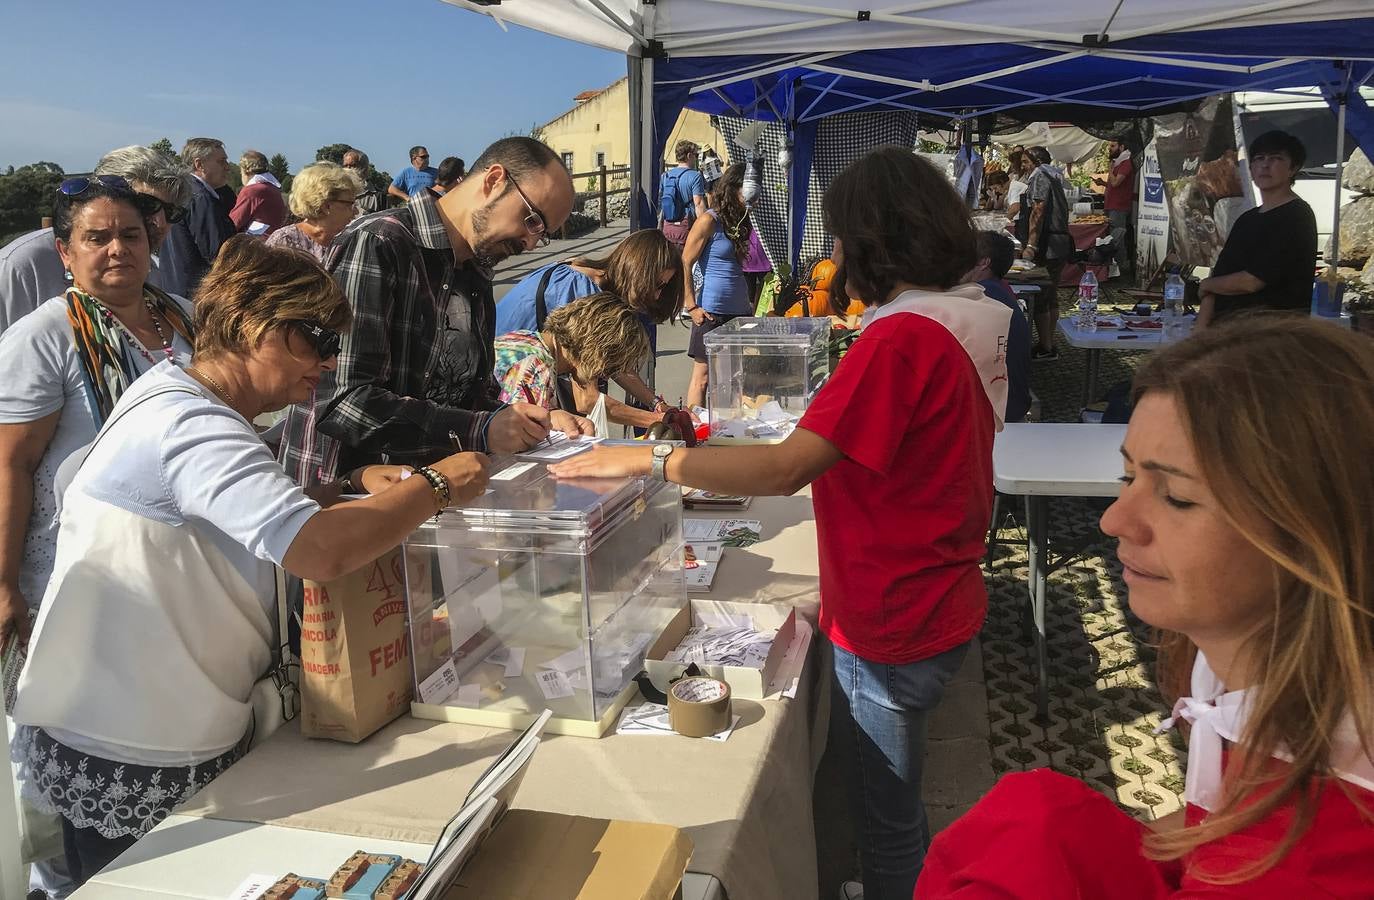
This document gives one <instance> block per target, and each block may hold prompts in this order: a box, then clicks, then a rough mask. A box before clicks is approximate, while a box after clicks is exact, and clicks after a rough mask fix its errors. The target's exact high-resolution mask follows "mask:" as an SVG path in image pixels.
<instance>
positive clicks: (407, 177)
mask: <svg viewBox="0 0 1374 900" xmlns="http://www.w3.org/2000/svg"><path fill="white" fill-rule="evenodd" d="M438 177H439V170H438V169H436V168H434V167H433V166H431V165H430V164H429V151H428V150H426V149H425V148H424V147H411V148H410V166H409V167H408V168H405V169H402V170H401V171H400V172H398V173H397V174H396V177H395V178H393V179H392V180H391V187H389V188H387V189H386V192H387V193H388V194H390V195H391V196H393V197H395V198H396V199H398V200H402V201H405V200H409V199H410V198H411V197H414V196H415V195H416V194H418V193H420V192H421V191H423V190H425V189H426V188H431V187H434V180H435V179H436V178H438Z"/></svg>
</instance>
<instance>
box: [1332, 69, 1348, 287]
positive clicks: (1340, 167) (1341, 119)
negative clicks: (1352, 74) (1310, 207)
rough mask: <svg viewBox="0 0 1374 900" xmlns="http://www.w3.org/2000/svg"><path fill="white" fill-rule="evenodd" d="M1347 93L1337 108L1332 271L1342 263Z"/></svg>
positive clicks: (1343, 95)
mask: <svg viewBox="0 0 1374 900" xmlns="http://www.w3.org/2000/svg"><path fill="white" fill-rule="evenodd" d="M1345 97H1346V95H1345V93H1344V92H1342V93H1341V99H1340V103H1339V104H1338V106H1337V107H1336V214H1335V221H1334V222H1333V223H1332V226H1331V259H1329V260H1328V262H1329V263H1330V264H1331V271H1332V272H1335V271H1336V269H1337V267H1338V266H1339V265H1340V261H1341V179H1342V178H1344V177H1345Z"/></svg>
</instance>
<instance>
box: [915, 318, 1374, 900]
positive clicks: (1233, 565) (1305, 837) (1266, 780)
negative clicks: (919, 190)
mask: <svg viewBox="0 0 1374 900" xmlns="http://www.w3.org/2000/svg"><path fill="white" fill-rule="evenodd" d="M1134 395H1135V399H1136V407H1135V411H1134V414H1133V415H1132V417H1131V424H1130V428H1129V429H1128V430H1127V432H1126V442H1125V444H1124V445H1123V446H1122V448H1121V455H1122V457H1123V459H1124V462H1125V470H1126V474H1125V477H1124V478H1122V481H1123V482H1124V483H1125V486H1124V487H1123V488H1122V491H1121V497H1120V499H1118V500H1117V501H1116V502H1115V503H1114V504H1112V506H1111V508H1110V509H1108V510H1107V512H1106V513H1105V514H1104V515H1103V517H1102V529H1103V530H1104V531H1106V532H1107V533H1108V534H1111V535H1115V536H1116V537H1118V538H1119V539H1120V547H1119V548H1118V555H1119V556H1120V559H1121V566H1122V577H1123V579H1124V580H1125V582H1126V585H1127V587H1128V589H1129V591H1130V603H1131V609H1132V610H1133V611H1134V612H1135V614H1136V615H1138V616H1139V617H1140V618H1141V619H1143V620H1144V621H1146V622H1148V623H1150V624H1151V625H1154V626H1156V627H1158V628H1160V629H1162V630H1163V632H1164V635H1165V638H1164V642H1163V646H1162V649H1161V655H1160V671H1161V676H1162V679H1161V680H1162V687H1163V688H1164V690H1165V692H1166V693H1167V694H1169V695H1171V696H1178V695H1186V696H1183V697H1182V699H1180V700H1179V701H1178V702H1177V704H1175V706H1174V715H1173V718H1172V719H1170V720H1169V721H1167V722H1165V724H1164V727H1171V726H1173V725H1175V724H1182V723H1184V722H1186V723H1188V724H1189V725H1190V726H1191V727H1190V732H1189V752H1188V778H1187V784H1186V789H1185V794H1184V797H1185V799H1186V801H1187V806H1186V809H1184V810H1181V811H1179V812H1178V813H1175V814H1173V815H1171V816H1168V817H1165V818H1164V819H1161V820H1159V821H1156V822H1154V823H1152V824H1151V825H1150V826H1148V827H1147V826H1145V825H1142V824H1140V823H1139V822H1137V821H1135V820H1134V819H1131V818H1130V817H1128V816H1127V815H1126V814H1125V813H1123V812H1121V811H1120V810H1118V809H1117V808H1116V807H1115V806H1114V805H1113V804H1112V803H1110V802H1109V801H1108V800H1107V799H1106V798H1105V797H1103V796H1101V795H1100V794H1097V793H1096V792H1095V791H1093V790H1092V789H1090V788H1088V787H1087V786H1086V785H1084V784H1082V783H1081V782H1078V781H1075V780H1073V779H1071V778H1067V777H1065V776H1062V775H1057V774H1055V773H1052V772H1048V771H1044V770H1041V771H1037V772H1029V773H1025V774H1020V775H1011V776H1008V777H1006V778H1004V779H1002V781H1001V782H1000V783H999V784H998V785H997V787H996V788H994V789H993V791H992V792H991V793H990V794H989V795H988V796H987V797H985V798H983V800H982V801H981V802H980V803H979V804H978V805H977V806H975V807H974V808H973V809H972V810H971V811H970V812H969V813H968V814H967V815H966V816H964V817H963V818H962V819H960V820H959V821H957V822H955V823H954V824H953V825H952V826H950V827H949V828H948V829H947V830H946V831H944V832H942V833H941V834H940V836H939V837H938V838H937V839H936V841H935V843H934V845H933V846H932V847H931V849H930V855H929V857H928V859H927V862H926V868H925V871H924V872H923V874H922V875H921V879H920V884H919V886H918V888H917V890H916V897H917V898H946V897H955V898H960V900H974V898H993V897H996V898H1013V897H1014V898H1045V900H1049V898H1060V897H1112V898H1126V900H1134V898H1141V900H1159V898H1181V897H1192V898H1200V897H1245V898H1260V900H1264V898H1272V900H1298V898H1308V897H1324V898H1355V897H1374V753H1372V752H1371V751H1374V562H1371V559H1372V557H1371V555H1370V547H1371V545H1374V520H1372V519H1371V512H1372V511H1374V479H1371V478H1370V476H1369V461H1370V460H1371V459H1374V342H1371V341H1370V340H1369V339H1368V338H1366V337H1362V336H1360V335H1357V334H1351V333H1350V332H1348V331H1343V330H1341V329H1339V328H1335V327H1333V326H1331V325H1327V324H1324V323H1321V322H1306V321H1293V320H1291V319H1287V320H1283V321H1264V320H1262V319H1260V318H1258V317H1254V318H1252V319H1251V321H1247V322H1237V323H1235V324H1228V325H1225V326H1222V327H1221V328H1218V329H1216V330H1213V329H1208V330H1207V331H1206V332H1200V333H1196V334H1195V335H1194V336H1193V337H1192V338H1190V339H1189V340H1187V341H1185V342H1183V343H1181V344H1178V345H1176V346H1174V347H1171V348H1169V349H1167V350H1164V351H1163V352H1161V353H1159V354H1157V355H1155V356H1154V357H1152V358H1151V359H1150V361H1149V362H1148V363H1147V364H1146V366H1145V367H1144V368H1142V369H1141V370H1140V372H1139V373H1138V374H1137V376H1136V382H1135V391H1134Z"/></svg>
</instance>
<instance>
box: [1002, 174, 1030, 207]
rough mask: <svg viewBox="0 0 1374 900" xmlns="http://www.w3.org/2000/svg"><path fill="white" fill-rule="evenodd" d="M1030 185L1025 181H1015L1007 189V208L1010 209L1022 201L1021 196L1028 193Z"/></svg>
mask: <svg viewBox="0 0 1374 900" xmlns="http://www.w3.org/2000/svg"><path fill="white" fill-rule="evenodd" d="M1028 187H1030V184H1029V183H1028V182H1025V181H1020V180H1016V179H1013V180H1012V183H1011V187H1009V188H1007V208H1008V209H1010V208H1011V205H1012V204H1013V203H1016V202H1017V201H1019V200H1020V199H1021V195H1022V194H1024V193H1025V192H1026V188H1028Z"/></svg>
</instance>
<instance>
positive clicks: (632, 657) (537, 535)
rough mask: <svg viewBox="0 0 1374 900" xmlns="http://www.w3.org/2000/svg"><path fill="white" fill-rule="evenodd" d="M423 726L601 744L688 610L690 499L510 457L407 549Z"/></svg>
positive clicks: (667, 488) (416, 708) (651, 485)
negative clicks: (543, 724)
mask: <svg viewBox="0 0 1374 900" xmlns="http://www.w3.org/2000/svg"><path fill="white" fill-rule="evenodd" d="M405 563H406V588H407V603H408V605H409V628H410V642H411V650H412V659H413V661H414V668H415V702H414V703H413V704H412V707H411V711H412V713H413V714H414V715H416V716H420V717H422V718H434V719H441V720H445V721H457V722H470V723H475V724H482V725H492V726H497V727H507V728H522V727H524V726H525V725H526V724H528V723H529V722H530V721H532V720H533V718H534V717H535V716H536V715H538V714H539V713H540V712H542V711H543V710H545V709H548V710H551V711H552V712H553V714H554V719H552V720H551V721H550V723H549V726H548V728H549V729H550V730H553V731H557V732H559V733H563V734H577V735H585V736H592V737H597V736H600V735H601V734H602V733H604V732H605V731H606V729H607V728H609V727H610V726H611V725H612V724H614V721H615V718H616V716H617V715H618V713H619V712H620V709H621V708H622V707H623V706H624V705H625V702H626V701H627V700H628V699H629V698H630V696H631V695H632V694H633V692H634V690H635V685H634V677H635V675H636V674H638V673H639V671H640V670H641V669H642V668H643V666H644V653H645V650H646V649H647V648H648V647H649V645H650V644H652V643H653V642H654V641H655V640H656V639H657V638H658V636H659V634H660V633H661V632H662V631H663V629H664V627H665V626H666V625H667V624H668V623H669V622H670V621H671V620H672V619H673V617H674V616H675V615H677V613H678V612H679V611H680V610H681V609H682V608H683V607H684V606H685V605H686V602H687V601H686V592H685V588H684V585H683V570H682V501H681V497H680V492H679V490H678V488H677V487H676V486H675V485H671V484H664V483H663V482H659V481H656V480H653V479H649V478H598V479H578V480H576V481H558V480H556V479H554V478H552V477H551V476H550V475H549V474H548V471H547V469H546V466H545V464H544V463H541V462H535V461H529V460H519V459H515V460H507V459H502V458H498V459H497V460H496V461H494V463H493V476H492V480H491V486H490V489H489V490H488V492H487V493H486V494H485V495H484V496H482V497H479V498H477V499H476V500H474V501H473V502H472V503H471V504H469V505H468V506H466V507H461V508H459V507H453V508H450V509H447V510H445V511H444V512H443V513H442V514H441V515H439V516H438V517H437V518H435V519H432V520H430V521H429V522H426V523H425V524H424V525H422V526H420V527H419V528H418V529H417V530H416V531H415V533H414V534H412V535H411V537H410V538H409V539H408V540H407V541H406V543H405Z"/></svg>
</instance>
